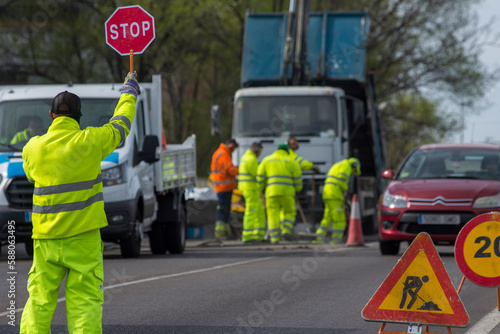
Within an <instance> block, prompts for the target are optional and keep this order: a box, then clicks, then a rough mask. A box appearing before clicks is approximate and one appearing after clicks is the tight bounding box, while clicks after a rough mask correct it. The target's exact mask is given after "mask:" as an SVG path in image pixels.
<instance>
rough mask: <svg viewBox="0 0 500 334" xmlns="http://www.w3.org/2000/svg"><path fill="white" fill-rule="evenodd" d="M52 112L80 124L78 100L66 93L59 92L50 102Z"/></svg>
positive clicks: (80, 115) (75, 96)
mask: <svg viewBox="0 0 500 334" xmlns="http://www.w3.org/2000/svg"><path fill="white" fill-rule="evenodd" d="M52 112H53V113H54V114H57V115H65V116H69V117H71V118H74V119H75V120H76V121H77V122H80V117H82V112H81V103H80V98H79V97H78V96H77V95H75V94H73V93H70V92H68V91H64V92H61V93H59V94H57V95H56V97H54V100H52Z"/></svg>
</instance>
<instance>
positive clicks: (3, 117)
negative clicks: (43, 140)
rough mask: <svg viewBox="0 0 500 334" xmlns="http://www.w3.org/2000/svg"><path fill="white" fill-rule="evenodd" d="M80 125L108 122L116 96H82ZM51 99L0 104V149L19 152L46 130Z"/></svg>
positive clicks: (82, 126) (115, 103) (116, 101)
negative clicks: (113, 97) (92, 97)
mask: <svg viewBox="0 0 500 334" xmlns="http://www.w3.org/2000/svg"><path fill="white" fill-rule="evenodd" d="M81 103H82V118H81V119H80V128H81V129H84V128H86V127H88V126H102V125H104V124H106V123H108V122H109V120H110V118H111V117H112V116H113V112H114V110H115V108H116V105H117V104H118V99H82V100H81ZM51 105H52V100H42V99H40V100H25V101H6V102H2V103H0V152H12V151H21V150H22V149H23V147H24V145H25V144H26V143H27V142H28V140H29V139H30V138H31V137H32V136H34V135H35V136H36V135H43V134H45V133H46V132H47V129H48V128H49V126H50V124H51V123H52V120H51V119H50V117H49V110H50V108H51Z"/></svg>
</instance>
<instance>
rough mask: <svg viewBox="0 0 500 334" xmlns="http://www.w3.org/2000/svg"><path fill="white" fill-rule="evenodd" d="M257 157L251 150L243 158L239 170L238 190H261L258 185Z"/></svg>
mask: <svg viewBox="0 0 500 334" xmlns="http://www.w3.org/2000/svg"><path fill="white" fill-rule="evenodd" d="M258 167H259V163H258V162H257V156H256V155H255V153H253V152H252V151H251V150H247V151H246V152H245V154H243V156H242V157H241V160H240V165H239V168H238V189H239V190H241V191H243V190H259V187H258V185H257V168H258Z"/></svg>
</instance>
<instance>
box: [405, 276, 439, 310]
mask: <svg viewBox="0 0 500 334" xmlns="http://www.w3.org/2000/svg"><path fill="white" fill-rule="evenodd" d="M428 281H429V276H427V275H424V276H422V278H420V277H419V276H407V277H406V280H405V282H404V283H403V285H404V287H403V295H402V297H401V303H400V304H399V308H400V309H402V308H404V307H405V304H406V299H407V297H408V295H410V296H411V299H410V302H409V303H408V305H407V306H406V309H408V310H410V309H411V308H412V307H413V304H415V302H416V301H417V299H418V298H420V300H422V301H423V302H424V304H423V305H422V306H420V307H419V308H417V310H426V311H442V310H441V309H440V308H439V307H438V306H437V305H436V304H435V303H434V302H432V301H428V302H427V301H425V300H424V299H423V298H422V297H420V296H419V295H418V292H419V291H420V289H421V288H422V286H423V285H424V283H427V282H428Z"/></svg>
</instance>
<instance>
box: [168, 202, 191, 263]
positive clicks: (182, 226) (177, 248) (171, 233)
mask: <svg viewBox="0 0 500 334" xmlns="http://www.w3.org/2000/svg"><path fill="white" fill-rule="evenodd" d="M166 231H167V249H168V252H169V253H170V254H182V253H183V252H184V249H185V248H186V233H187V214H186V203H185V202H184V201H183V200H182V199H181V200H179V204H178V210H177V221H170V222H167V224H166Z"/></svg>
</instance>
